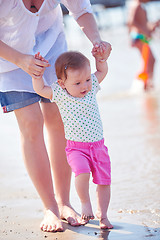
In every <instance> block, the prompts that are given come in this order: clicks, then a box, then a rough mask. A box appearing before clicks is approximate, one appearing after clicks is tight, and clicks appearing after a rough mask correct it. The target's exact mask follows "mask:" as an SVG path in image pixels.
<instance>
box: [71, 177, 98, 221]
mask: <svg viewBox="0 0 160 240" xmlns="http://www.w3.org/2000/svg"><path fill="white" fill-rule="evenodd" d="M89 178H90V173H82V174H79V175H78V176H76V178H75V186H76V190H77V193H78V196H79V198H80V201H81V205H82V215H81V216H82V219H84V220H90V219H94V216H93V211H92V206H91V201H90V196H89Z"/></svg>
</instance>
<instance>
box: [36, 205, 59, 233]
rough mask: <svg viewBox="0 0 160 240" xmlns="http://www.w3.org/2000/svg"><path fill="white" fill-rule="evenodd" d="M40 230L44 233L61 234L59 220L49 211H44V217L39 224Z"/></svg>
mask: <svg viewBox="0 0 160 240" xmlns="http://www.w3.org/2000/svg"><path fill="white" fill-rule="evenodd" d="M40 228H41V230H42V231H44V232H62V231H63V226H62V222H61V220H60V219H59V218H58V217H57V216H56V215H55V214H54V213H53V212H52V211H51V210H50V209H47V210H46V211H45V216H44V219H43V221H42V222H41V224H40Z"/></svg>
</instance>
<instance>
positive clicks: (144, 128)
mask: <svg viewBox="0 0 160 240" xmlns="http://www.w3.org/2000/svg"><path fill="white" fill-rule="evenodd" d="M115 11H121V10H115ZM110 14H111V12H110ZM117 14H118V13H117ZM120 14H121V12H120ZM112 16H113V13H112ZM118 16H119V15H118ZM112 19H113V18H112ZM69 23H70V20H66V30H67V38H68V43H69V48H70V49H78V50H80V51H82V52H83V53H85V54H86V55H87V56H88V57H89V58H91V54H90V50H91V45H90V43H89V42H88V40H87V39H85V37H84V36H82V33H81V32H80V31H79V30H76V31H75V32H74V35H73V34H72V35H71V32H72V31H71V30H70V25H69ZM103 25H104V24H103ZM74 27H75V26H74ZM101 35H102V37H103V39H106V40H108V41H110V42H111V43H112V47H113V50H112V55H111V57H110V59H109V61H108V64H109V73H108V76H107V78H106V80H105V81H104V82H103V83H102V85H101V86H102V90H101V92H99V94H98V102H99V107H100V112H101V116H102V121H103V125H104V137H105V143H106V145H107V146H108V148H109V153H110V156H111V161H112V196H111V202H110V207H109V219H110V221H111V222H112V224H113V225H114V229H112V230H109V231H107V230H105V231H104V230H103V231H102V230H99V227H98V220H97V219H95V220H93V221H90V223H89V224H87V225H86V226H81V227H71V226H69V225H68V224H67V223H65V222H64V228H65V231H64V232H63V233H45V232H42V231H40V229H39V224H40V222H41V220H42V218H43V207H42V203H41V200H40V199H39V196H38V195H37V192H36V190H35V188H34V187H33V185H32V182H31V180H30V178H29V177H28V174H27V172H26V169H25V167H24V164H23V160H22V155H21V149H20V137H19V131H18V126H17V123H16V119H15V116H14V114H13V113H10V114H3V113H2V111H1V110H0V142H1V144H0V224H1V227H0V240H15V239H17V240H18V239H21V240H25V239H30V240H32V239H34V240H41V239H52V240H55V239H59V240H61V239H65V240H66V239H69V240H72V239H74V240H80V239H84V240H85V239H87V240H90V239H91V240H92V239H104V240H107V239H108V240H132V239H134V240H143V239H146V240H147V239H149V240H152V239H153V240H159V239H160V201H159V198H160V188H159V184H160V177H159V176H160V164H159V162H160V147H159V146H160V94H159V89H160V88H159V85H160V70H159V68H158V66H159V63H160V59H159V55H158V51H157V50H158V49H160V45H159V41H158V39H155V40H154V41H153V43H152V44H153V49H154V52H155V56H156V57H157V63H156V68H155V83H156V88H155V90H154V91H152V92H150V93H143V92H142V93H134V94H133V93H131V92H130V87H131V84H132V80H133V79H134V75H135V73H136V71H137V70H138V68H139V56H138V54H137V53H136V50H134V49H131V48H130V46H129V44H128V35H127V29H126V27H125V26H123V25H122V24H120V26H113V27H112V28H104V29H102V30H101ZM71 36H72V37H71ZM91 64H92V67H93V69H94V61H93V59H92V60H91ZM90 187H91V189H90V194H91V199H92V203H93V210H94V212H95V211H96V201H95V185H94V184H93V183H92V181H91V182H90ZM71 203H72V205H73V207H74V208H75V209H76V210H77V211H78V212H80V202H79V200H78V197H77V194H76V191H75V188H74V176H73V178H72V185H71Z"/></svg>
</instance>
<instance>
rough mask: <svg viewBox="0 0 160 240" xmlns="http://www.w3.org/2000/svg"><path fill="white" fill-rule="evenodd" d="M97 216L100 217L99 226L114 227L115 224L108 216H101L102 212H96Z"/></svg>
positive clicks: (103, 227)
mask: <svg viewBox="0 0 160 240" xmlns="http://www.w3.org/2000/svg"><path fill="white" fill-rule="evenodd" d="M96 216H97V218H98V219H99V226H100V229H112V228H113V225H112V224H111V223H110V221H109V220H108V217H107V216H104V217H101V216H100V214H98V213H97V214H96Z"/></svg>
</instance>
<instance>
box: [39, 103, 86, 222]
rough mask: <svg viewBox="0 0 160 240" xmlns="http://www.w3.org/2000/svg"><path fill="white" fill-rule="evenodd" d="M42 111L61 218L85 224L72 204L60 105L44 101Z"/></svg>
mask: <svg viewBox="0 0 160 240" xmlns="http://www.w3.org/2000/svg"><path fill="white" fill-rule="evenodd" d="M42 111H43V117H44V121H45V126H46V128H47V133H48V144H49V155H50V161H51V166H52V171H53V177H54V184H55V194H56V200H57V202H58V206H59V211H60V215H61V218H62V219H66V220H67V221H68V223H69V224H71V225H73V226H77V225H81V224H84V222H83V221H82V220H81V218H80V216H79V215H78V214H77V213H76V212H75V211H74V209H73V208H72V207H71V205H70V200H69V193H70V181H71V169H70V167H69V165H68V163H67V160H66V153H65V147H66V139H65V137H64V127H63V123H62V119H61V116H60V113H59V110H58V107H57V105H56V104H55V103H43V102H42Z"/></svg>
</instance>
